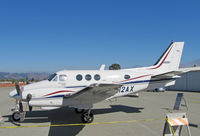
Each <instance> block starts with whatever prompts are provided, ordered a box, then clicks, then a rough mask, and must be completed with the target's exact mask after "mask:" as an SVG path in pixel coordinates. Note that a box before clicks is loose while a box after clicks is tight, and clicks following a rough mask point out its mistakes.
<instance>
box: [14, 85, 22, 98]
mask: <svg viewBox="0 0 200 136" xmlns="http://www.w3.org/2000/svg"><path fill="white" fill-rule="evenodd" d="M15 88H16V90H17V94H18V95H19V96H21V89H20V86H19V83H18V82H15Z"/></svg>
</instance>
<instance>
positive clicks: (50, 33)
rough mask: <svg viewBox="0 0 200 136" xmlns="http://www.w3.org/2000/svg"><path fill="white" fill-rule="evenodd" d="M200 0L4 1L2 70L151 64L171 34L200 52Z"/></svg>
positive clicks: (188, 56)
mask: <svg viewBox="0 0 200 136" xmlns="http://www.w3.org/2000/svg"><path fill="white" fill-rule="evenodd" d="M199 7H200V1H198V0H196V1H184V0H166V1H163V0H157V1H156V0H137V1H136V0H71V1H67V0H54V1H52V0H46V1H44V0H32V1H31V0H24V1H21V0H13V1H11V0H5V1H0V72H54V71H58V70H62V69H98V68H99V67H100V65H101V64H106V65H107V66H109V65H111V64H113V63H119V64H120V65H121V66H122V68H128V67H133V66H135V65H142V66H148V65H152V64H153V63H155V61H156V60H157V59H158V58H159V57H160V55H161V54H162V53H163V52H164V50H165V49H166V48H167V46H168V45H169V44H170V42H171V40H174V41H184V42H185V48H184V53H183V58H182V62H183V63H184V62H188V61H193V60H196V59H199V58H200V8H199Z"/></svg>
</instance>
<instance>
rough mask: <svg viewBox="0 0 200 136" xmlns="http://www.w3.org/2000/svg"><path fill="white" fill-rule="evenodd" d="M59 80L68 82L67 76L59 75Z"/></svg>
mask: <svg viewBox="0 0 200 136" xmlns="http://www.w3.org/2000/svg"><path fill="white" fill-rule="evenodd" d="M59 80H60V81H66V80H67V76H66V75H59Z"/></svg>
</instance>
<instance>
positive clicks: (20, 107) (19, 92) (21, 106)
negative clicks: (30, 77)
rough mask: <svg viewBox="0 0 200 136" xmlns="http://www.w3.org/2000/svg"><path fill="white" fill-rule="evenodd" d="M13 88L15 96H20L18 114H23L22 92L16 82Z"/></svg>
mask: <svg viewBox="0 0 200 136" xmlns="http://www.w3.org/2000/svg"><path fill="white" fill-rule="evenodd" d="M15 88H16V91H17V94H18V95H19V96H20V98H19V112H23V104H22V90H21V88H20V86H19V83H18V82H15Z"/></svg>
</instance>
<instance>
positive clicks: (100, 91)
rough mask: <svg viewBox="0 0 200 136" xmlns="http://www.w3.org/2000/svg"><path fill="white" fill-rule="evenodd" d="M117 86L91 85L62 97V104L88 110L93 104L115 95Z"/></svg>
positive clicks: (118, 86)
mask: <svg viewBox="0 0 200 136" xmlns="http://www.w3.org/2000/svg"><path fill="white" fill-rule="evenodd" d="M120 87H121V85H119V84H92V85H90V86H89V87H86V88H84V89H83V90H81V91H78V92H77V93H75V94H72V95H70V96H69V95H68V96H65V97H64V104H65V105H68V106H70V107H75V108H80V109H89V108H91V107H92V105H93V104H94V103H97V102H100V101H103V100H105V99H107V98H109V97H111V96H113V95H114V94H116V93H117V92H118V90H119V88H120Z"/></svg>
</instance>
